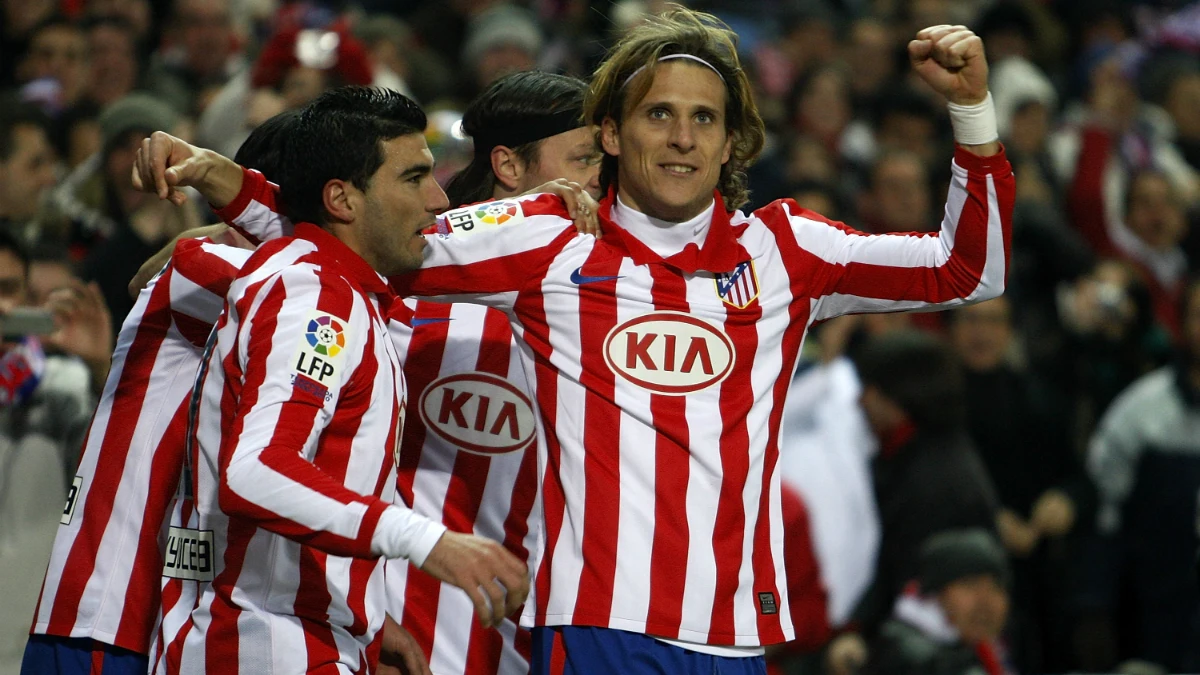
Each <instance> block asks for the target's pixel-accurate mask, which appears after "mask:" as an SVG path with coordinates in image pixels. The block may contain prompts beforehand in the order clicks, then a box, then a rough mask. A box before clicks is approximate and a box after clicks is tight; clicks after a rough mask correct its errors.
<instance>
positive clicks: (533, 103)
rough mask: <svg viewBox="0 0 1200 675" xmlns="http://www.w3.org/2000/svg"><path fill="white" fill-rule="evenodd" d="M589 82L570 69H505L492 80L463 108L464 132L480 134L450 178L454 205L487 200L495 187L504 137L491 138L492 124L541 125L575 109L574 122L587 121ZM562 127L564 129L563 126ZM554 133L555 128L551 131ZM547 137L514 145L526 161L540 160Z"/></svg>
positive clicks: (448, 192)
mask: <svg viewBox="0 0 1200 675" xmlns="http://www.w3.org/2000/svg"><path fill="white" fill-rule="evenodd" d="M585 94H587V84H585V83H584V82H583V81H582V80H579V79H577V78H574V77H568V76H566V75H556V74H554V73H547V72H542V71H538V70H528V71H523V72H519V73H512V74H511V75H506V76H504V77H502V78H500V79H498V80H496V81H495V82H493V83H492V84H491V86H489V87H488V88H487V90H485V91H484V92H483V93H482V94H480V95H479V96H478V97H477V98H476V99H475V100H474V101H472V102H471V104H470V105H469V106H467V109H466V111H465V112H464V113H463V121H462V125H463V133H465V134H467V135H468V136H470V137H471V138H473V139H475V144H476V147H475V156H474V157H473V158H472V159H471V163H470V164H468V165H467V166H466V167H465V168H463V169H462V170H461V171H459V172H458V173H456V174H454V176H453V177H452V178H451V179H450V182H449V183H448V184H447V185H446V197H447V198H449V200H450V205H451V206H460V205H462V204H471V203H474V202H482V201H487V200H490V199H491V198H492V192H493V191H494V190H495V188H496V175H495V174H494V173H492V161H491V154H490V153H491V150H492V148H493V147H495V146H496V145H507V143H503V142H502V139H501V138H499V137H497V138H495V139H493V140H499V141H501V142H500V143H489V142H486V141H485V140H484V136H485V135H486V134H487V133H488V131H489V130H496V129H506V128H512V127H514V126H525V125H530V126H533V125H537V124H539V123H540V122H543V121H550V120H552V119H556V118H558V117H560V116H561V115H564V114H565V115H571V114H573V115H574V116H575V118H576V124H575V128H578V127H581V126H583V97H584V95H585ZM559 133H561V132H559ZM551 135H554V134H551ZM545 139H546V137H542V138H539V139H537V140H534V141H529V142H526V143H521V144H519V145H515V146H512V150H513V151H514V152H515V153H516V154H517V156H518V157H520V158H521V161H523V162H525V164H526V165H536V164H537V161H538V152H539V150H540V149H541V147H542V141H544V140H545Z"/></svg>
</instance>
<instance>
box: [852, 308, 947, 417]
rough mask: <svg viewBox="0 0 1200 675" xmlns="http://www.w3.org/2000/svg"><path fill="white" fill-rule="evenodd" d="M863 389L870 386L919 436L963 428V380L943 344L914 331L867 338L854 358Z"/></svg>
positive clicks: (925, 334)
mask: <svg viewBox="0 0 1200 675" xmlns="http://www.w3.org/2000/svg"><path fill="white" fill-rule="evenodd" d="M854 363H855V366H857V368H858V375H859V377H860V378H861V379H862V382H863V385H864V386H866V385H874V386H875V387H877V388H878V389H879V391H881V392H882V393H883V394H884V395H885V396H887V397H888V398H890V399H892V401H894V402H895V403H896V405H898V406H900V408H901V409H902V410H904V412H905V414H906V415H908V417H909V418H910V419H911V420H912V422H913V424H914V425H915V426H916V427H917V429H920V430H922V431H931V432H941V431H949V430H953V429H958V428H961V426H962V424H963V423H964V420H965V415H966V409H965V407H964V404H963V389H964V384H963V374H962V368H961V367H960V366H959V363H958V359H957V358H956V357H955V355H954V353H953V352H952V351H951V350H950V348H949V347H947V346H946V345H945V344H944V343H943V342H942V341H941V340H938V339H937V338H934V337H933V336H931V335H929V334H928V333H924V332H921V331H918V330H900V331H895V332H892V333H887V334H884V335H879V336H875V337H872V338H869V339H868V340H867V341H866V343H864V344H863V345H862V347H861V348H860V349H859V350H858V352H857V354H856V355H855V357H854Z"/></svg>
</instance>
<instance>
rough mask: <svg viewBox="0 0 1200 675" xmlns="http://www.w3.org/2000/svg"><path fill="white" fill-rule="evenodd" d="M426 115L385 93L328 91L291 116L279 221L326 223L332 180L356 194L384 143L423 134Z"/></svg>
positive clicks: (407, 100) (363, 187) (399, 96)
mask: <svg viewBox="0 0 1200 675" xmlns="http://www.w3.org/2000/svg"><path fill="white" fill-rule="evenodd" d="M425 124H426V120H425V113H424V111H422V110H421V108H420V106H418V105H417V104H416V103H415V102H413V100H412V99H410V98H408V97H407V96H404V95H403V94H400V93H397V92H394V91H392V90H390V89H379V88H374V87H358V86H347V87H338V88H336V89H331V90H329V91H327V92H325V93H323V94H321V95H320V96H318V97H317V98H316V99H314V100H312V101H311V102H309V103H308V104H307V105H305V106H304V107H303V108H301V109H300V110H299V112H298V113H297V114H296V118H295V119H294V120H293V121H292V124H291V127H292V128H291V130H290V132H289V134H288V136H289V137H288V142H287V143H285V144H284V147H283V157H282V159H283V162H284V163H285V164H286V165H287V167H288V169H287V172H288V175H287V179H286V180H284V181H283V182H282V183H281V184H280V190H281V193H280V196H281V197H282V198H283V203H284V208H285V209H286V211H285V213H284V215H286V216H287V217H288V218H290V219H291V220H292V222H297V223H298V222H310V223H316V224H317V225H325V224H327V223H328V219H329V213H328V212H327V211H326V210H325V204H324V198H323V196H322V195H323V192H324V189H325V185H326V184H327V183H328V182H329V181H331V180H344V181H346V182H348V183H350V184H352V185H354V186H355V187H357V188H358V189H360V190H364V191H365V190H367V189H368V188H369V187H370V183H371V177H372V176H374V175H375V172H376V171H378V170H379V167H380V166H382V165H383V161H384V157H383V146H382V143H383V142H384V141H389V140H392V139H393V138H399V137H400V136H407V135H409V134H419V133H422V132H424V131H425Z"/></svg>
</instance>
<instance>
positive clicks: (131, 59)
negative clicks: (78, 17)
mask: <svg viewBox="0 0 1200 675" xmlns="http://www.w3.org/2000/svg"><path fill="white" fill-rule="evenodd" d="M84 30H85V31H86V32H87V36H88V60H87V63H88V65H89V66H91V71H90V72H89V74H88V78H87V82H88V98H89V99H90V100H91V101H92V102H93V103H95V104H96V105H99V106H107V105H109V104H112V103H115V102H116V101H118V100H120V99H121V98H123V97H125V96H126V95H128V94H129V93H131V92H132V91H133V90H134V89H136V88H137V86H138V84H139V82H140V80H141V62H140V60H139V59H140V58H141V56H140V54H139V51H138V50H139V45H138V33H137V29H136V28H135V27H134V26H133V24H131V23H129V21H128V20H127V19H124V18H121V17H117V16H106V15H98V16H94V17H92V18H90V19H88V20H87V21H86V22H85V23H84Z"/></svg>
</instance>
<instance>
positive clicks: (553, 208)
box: [433, 194, 571, 236]
mask: <svg viewBox="0 0 1200 675" xmlns="http://www.w3.org/2000/svg"><path fill="white" fill-rule="evenodd" d="M570 223H571V220H570V216H569V214H568V213H567V211H566V207H565V206H564V205H563V202H562V199H560V198H559V197H558V196H557V195H553V194H534V195H524V196H521V197H514V198H512V199H500V200H496V201H490V202H480V203H478V204H468V205H466V206H460V207H458V208H455V209H450V210H449V211H446V212H444V213H442V214H441V215H440V216H438V220H437V224H436V225H435V226H434V230H433V234H438V235H460V236H462V235H474V234H479V233H482V232H492V231H504V232H509V231H513V230H515V229H516V226H518V225H519V226H520V228H521V229H522V230H524V231H526V233H527V232H528V230H530V229H531V228H532V229H537V230H544V229H552V230H562V229H564V228H565V227H566V226H568V225H570Z"/></svg>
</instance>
